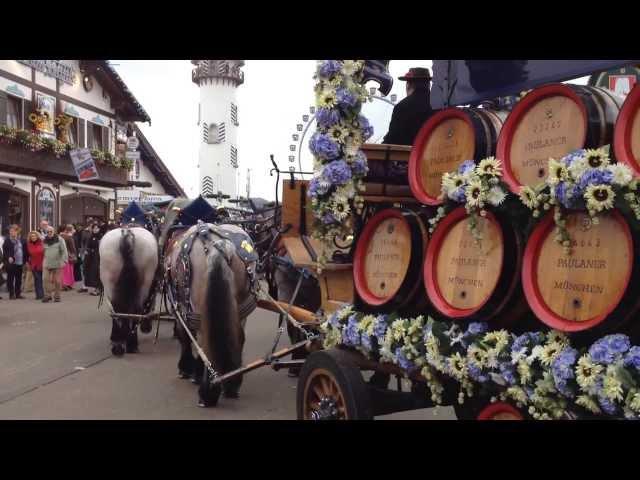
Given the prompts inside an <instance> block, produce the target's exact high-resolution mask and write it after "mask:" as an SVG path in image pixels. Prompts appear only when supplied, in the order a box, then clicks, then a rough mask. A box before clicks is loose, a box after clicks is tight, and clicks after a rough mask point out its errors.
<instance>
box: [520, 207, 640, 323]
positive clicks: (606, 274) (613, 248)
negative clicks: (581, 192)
mask: <svg viewBox="0 0 640 480" xmlns="http://www.w3.org/2000/svg"><path fill="white" fill-rule="evenodd" d="M566 227H567V230H568V231H569V234H570V236H571V239H572V242H573V247H572V250H573V251H572V254H571V255H567V254H565V253H564V249H563V247H562V246H561V245H559V244H558V243H557V242H556V241H555V238H554V237H555V223H554V221H553V213H549V214H548V215H547V216H546V217H545V218H543V219H542V220H541V221H540V223H539V224H538V225H537V226H536V227H535V229H534V230H533V232H532V234H531V236H530V237H529V241H528V242H527V247H526V249H525V256H524V262H523V267H522V285H523V289H524V293H525V296H526V299H527V302H528V303H529V306H530V307H531V309H532V310H533V312H534V313H535V314H536V316H537V317H538V318H539V319H540V320H541V321H542V322H544V323H545V324H547V325H548V326H549V327H551V328H555V329H557V330H561V331H564V332H580V331H587V330H589V332H591V331H592V330H593V331H597V332H600V331H602V332H604V331H605V330H607V331H609V333H611V331H610V330H614V329H616V328H619V327H621V326H623V325H624V324H625V323H626V322H627V321H628V320H629V317H630V316H631V315H632V314H633V313H634V312H635V311H636V310H637V309H638V295H637V292H636V293H635V294H631V292H630V288H631V287H635V285H636V284H637V280H638V278H637V277H638V270H639V269H638V268H637V265H636V261H637V258H638V254H639V252H638V243H640V242H637V241H635V239H634V237H633V236H632V234H631V231H630V229H629V226H628V224H627V222H626V220H625V218H624V217H623V216H622V215H621V214H620V213H619V212H618V211H613V212H612V213H610V214H607V215H601V216H600V217H599V224H598V225H592V224H591V221H590V219H589V216H588V215H587V214H586V213H582V212H573V213H570V214H568V216H567V224H566ZM625 292H626V293H627V295H625ZM605 321H606V323H605Z"/></svg>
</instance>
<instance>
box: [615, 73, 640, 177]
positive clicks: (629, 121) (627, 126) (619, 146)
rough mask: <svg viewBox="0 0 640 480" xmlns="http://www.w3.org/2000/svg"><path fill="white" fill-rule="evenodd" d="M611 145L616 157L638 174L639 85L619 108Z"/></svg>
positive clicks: (639, 139) (639, 130)
mask: <svg viewBox="0 0 640 480" xmlns="http://www.w3.org/2000/svg"><path fill="white" fill-rule="evenodd" d="M613 145H614V150H615V154H616V159H617V160H618V161H619V162H624V163H626V164H627V165H629V166H630V167H631V168H632V169H633V170H634V171H635V173H636V174H640V85H636V86H635V88H634V89H633V90H631V92H630V93H629V95H628V96H627V99H626V100H625V102H624V105H622V108H621V109H620V115H619V116H618V121H617V122H616V128H615V132H614V138H613Z"/></svg>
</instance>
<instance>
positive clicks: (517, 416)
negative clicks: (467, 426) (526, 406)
mask: <svg viewBox="0 0 640 480" xmlns="http://www.w3.org/2000/svg"><path fill="white" fill-rule="evenodd" d="M478 420H511V421H513V420H524V417H523V416H522V413H520V411H519V410H518V409H517V408H515V407H514V406H512V405H509V404H508V403H506V402H495V403H491V404H489V405H487V406H486V407H485V408H483V409H482V411H481V412H480V413H479V414H478Z"/></svg>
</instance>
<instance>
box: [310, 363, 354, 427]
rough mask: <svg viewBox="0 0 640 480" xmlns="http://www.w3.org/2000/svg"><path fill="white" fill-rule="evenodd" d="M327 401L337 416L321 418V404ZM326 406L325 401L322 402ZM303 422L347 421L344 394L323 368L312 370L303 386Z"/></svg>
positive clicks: (332, 376)
mask: <svg viewBox="0 0 640 480" xmlns="http://www.w3.org/2000/svg"><path fill="white" fill-rule="evenodd" d="M323 399H329V400H330V401H332V402H333V404H334V405H335V408H336V409H337V412H338V413H337V415H333V416H331V417H328V418H327V417H326V416H323V413H322V408H321V402H322V400H323ZM324 403H325V404H326V401H325V402H324ZM318 416H322V417H323V418H318ZM303 418H304V419H305V420H349V415H348V413H347V405H346V401H345V398H344V394H343V393H342V390H341V388H340V386H339V384H338V381H337V380H336V378H335V376H334V375H333V374H332V373H331V372H329V371H328V370H326V369H324V368H319V369H317V370H314V371H313V372H312V373H311V375H309V377H308V378H307V381H306V383H305V386H304V415H303Z"/></svg>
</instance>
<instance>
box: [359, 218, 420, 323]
mask: <svg viewBox="0 0 640 480" xmlns="http://www.w3.org/2000/svg"><path fill="white" fill-rule="evenodd" d="M427 242H428V236H427V229H426V228H425V225H424V222H423V221H422V219H421V218H420V215H419V214H418V213H416V212H414V211H412V210H408V209H395V208H389V209H385V210H381V211H380V212H378V213H376V214H375V215H374V216H373V217H371V219H369V220H368V221H367V223H366V225H365V226H364V228H363V230H362V232H361V233H360V235H359V236H358V239H357V244H356V249H355V254H354V258H353V280H354V286H355V291H356V293H357V296H358V298H359V299H360V300H361V301H362V302H363V303H364V308H365V309H367V307H369V309H375V310H376V311H385V312H386V311H393V310H398V309H403V308H404V307H406V306H407V305H409V304H410V303H414V304H415V303H421V302H419V301H417V298H418V297H419V296H420V295H422V296H424V294H423V293H422V292H423V288H422V274H421V272H422V268H421V266H422V261H423V258H424V251H425V249H426V247H427Z"/></svg>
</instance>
